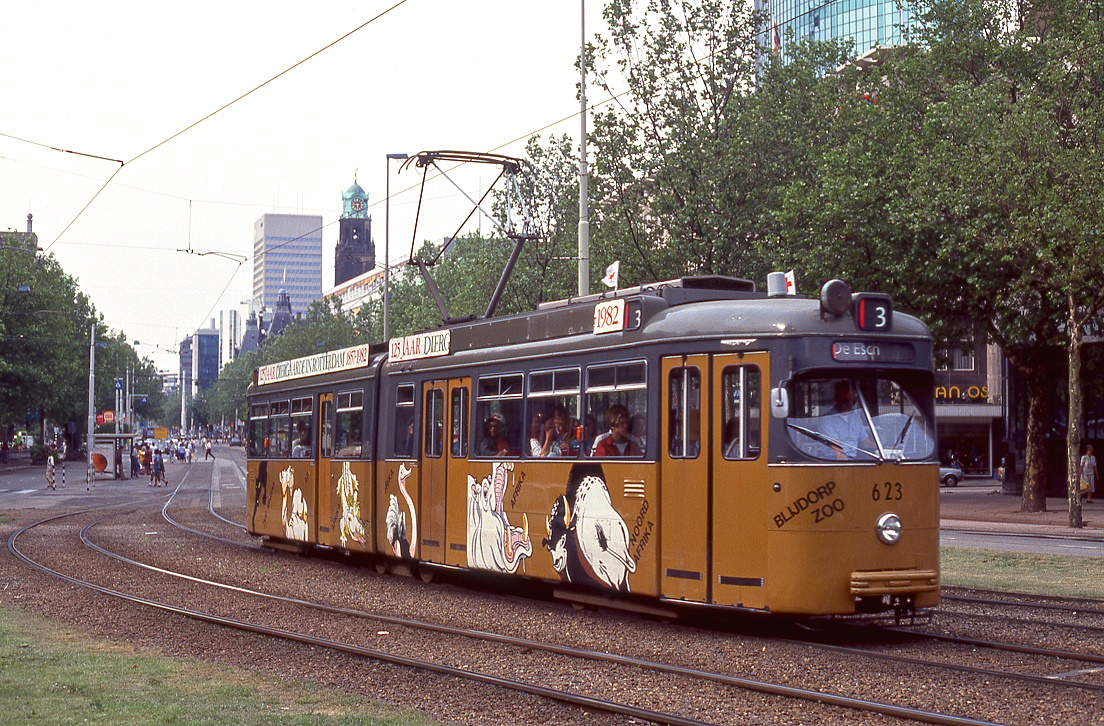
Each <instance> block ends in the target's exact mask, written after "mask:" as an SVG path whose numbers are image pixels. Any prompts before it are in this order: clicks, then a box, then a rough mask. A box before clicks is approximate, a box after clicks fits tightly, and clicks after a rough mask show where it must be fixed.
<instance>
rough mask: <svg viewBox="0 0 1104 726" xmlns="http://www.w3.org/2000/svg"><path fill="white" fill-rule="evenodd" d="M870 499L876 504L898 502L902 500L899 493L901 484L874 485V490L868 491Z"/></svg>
mask: <svg viewBox="0 0 1104 726" xmlns="http://www.w3.org/2000/svg"><path fill="white" fill-rule="evenodd" d="M870 498H871V499H873V500H874V501H876V502H880V501H881V500H883V499H884V500H886V501H887V502H899V501H901V499H903V498H904V495H903V494H902V493H901V482H899V481H896V482H888V481H887V482H884V483H882V484H877V483H875V484H874V488H873V489H871V490H870Z"/></svg>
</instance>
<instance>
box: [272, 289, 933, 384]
mask: <svg viewBox="0 0 1104 726" xmlns="http://www.w3.org/2000/svg"><path fill="white" fill-rule="evenodd" d="M618 300H621V301H625V303H626V305H634V306H638V307H636V308H633V309H638V310H639V312H640V325H639V327H638V328H634V329H625V330H620V331H615V332H612V333H609V334H599V333H597V332H596V331H595V310H596V308H597V307H598V306H599V305H600V304H602V303H610V302H612V301H618ZM819 336H837V337H838V336H847V337H853V338H854V337H860V338H866V337H869V336H870V334H867V333H864V332H863V331H861V330H859V328H858V326H857V325H856V323H855V320H854V318H853V317H852V315H851V313H845V314H843V315H839V316H835V315H831V314H824V313H823V312H822V310H821V305H820V301H819V300H815V299H810V298H807V297H805V296H803V295H776V296H768V295H767V294H766V293H763V292H757V291H756V290H755V284H754V283H753V282H751V281H749V280H742V279H739V278H731V277H720V276H710V277H686V278H681V279H679V280H669V281H666V282H661V283H654V284H650V285H641V286H639V287H634V288H626V289H623V290H618V291H615V292H614V291H611V292H607V293H603V294H598V295H588V296H582V297H575V298H568V299H566V300H557V301H554V302H548V303H543V304H542V305H540V306H539V307H538V308H537V309H536V310H535V311H530V312H526V313H520V314H517V315H511V316H504V317H497V318H489V319H477V320H465V321H454V322H452V323H451V324H450V325H447V326H445V327H442V328H439V329H436V330H433V331H426V332H423V333H419V334H417V335H414V336H407V337H406V338H403V339H393V340H392V341H390V345H391V346H392V351H394V350H395V348H394V346H395V345H396V341H403V340H412V339H419V338H421V339H422V340H425V341H427V343H426V345H427V346H428V345H438V344H440V342H441V341H442V340H444V338H445V337H447V343H445V344H444V348H445V349H444V351H443V352H442V351H441V350H440V349H436V350H435V353H436V354H435V355H416V356H411V357H410V358H409V359H407V360H401V361H400V359H399V358H398V357H396V356H394V355H392V362H391V364H389V368H392V369H394V367H395V366H397V367H398V368H400V369H404V370H411V369H422V368H436V367H439V366H448V365H449V360H451V359H454V358H456V357H460V358H462V359H463V360H466V361H472V362H474V361H477V360H490V359H494V358H498V357H500V356H501V355H502V349H504V348H509V349H511V350H514V351H515V352H516V354H524V355H526V356H529V355H536V356H540V355H544V354H553V353H562V352H564V351H565V348H568V347H569V348H570V350H572V351H575V352H584V351H587V350H597V349H604V348H609V347H612V346H625V345H629V346H631V345H638V344H642V343H662V342H665V341H668V342H673V341H679V340H715V341H719V343H721V344H724V343H726V342H728V343H732V344H740V345H749V344H752V343H754V341H756V340H758V339H763V338H771V339H777V338H783V337H819ZM435 337H439V338H440V339H439V340H438V341H437V342H436V343H433V342H428V341H431V340H432V339H433V338H435ZM877 337H880V338H884V337H887V334H885V333H881V334H878V335H877ZM888 337H892V338H898V339H901V338H910V339H923V340H930V339H931V334H930V332H929V331H928V328H927V326H926V325H924V323H922V322H921V321H920V320H918V319H917V318H915V317H913V316H911V315H905V314H902V313H895V314H894V317H893V328H892V330H891V332H890V333H889V334H888ZM419 342H421V341H419ZM400 345H401V344H400ZM352 350H357V351H358V352H359V354H360V358H361V359H362V361H363V362H362V363H361V365H364V366H367V365H369V364H371V365H372V366H374V365H376V364H378V363H379V360H380V358H381V357H382V355H383V354H384V352H385V351H386V350H387V349H386V348H385V347H384V346H383V345H376V344H373V345H372V346H370V347H369V346H360V347H358V348H357V349H346V351H352ZM320 355H321V356H325V355H327V354H320ZM318 357H319V356H308V357H307V358H304V359H297V361H292V362H289V363H298V362H300V361H311V360H313V359H316V358H318ZM287 365H288V363H284V364H276V366H287ZM262 368H272V366H268V367H262ZM260 371H261V369H258V373H259V372H260ZM320 373H321V372H320ZM304 375H306V374H299V375H296V376H294V377H297V378H301V377H303V376H304ZM278 377H279V378H283V377H284V376H283V375H282V374H280V375H279V376H278ZM312 377H313V376H312ZM257 381H258V378H257V373H255V377H254V384H256V383H257Z"/></svg>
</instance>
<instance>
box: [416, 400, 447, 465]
mask: <svg viewBox="0 0 1104 726" xmlns="http://www.w3.org/2000/svg"><path fill="white" fill-rule="evenodd" d="M422 420H423V421H425V455H426V456H432V457H433V458H438V457H440V456H441V452H442V451H443V450H444V441H443V440H444V435H445V392H444V391H442V390H441V389H440V388H434V389H432V390H430V391H429V393H427V394H426V399H425V416H424V417H423V419H422Z"/></svg>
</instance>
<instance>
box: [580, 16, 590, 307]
mask: <svg viewBox="0 0 1104 726" xmlns="http://www.w3.org/2000/svg"><path fill="white" fill-rule="evenodd" d="M579 8H580V9H579V29H580V41H579V294H580V295H588V294H590V217H589V211H588V206H589V205H588V203H587V122H586V112H587V103H586V0H579Z"/></svg>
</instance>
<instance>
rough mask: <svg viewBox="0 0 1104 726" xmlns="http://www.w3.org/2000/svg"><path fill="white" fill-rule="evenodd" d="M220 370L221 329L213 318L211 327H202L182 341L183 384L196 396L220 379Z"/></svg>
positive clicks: (181, 366) (181, 381)
mask: <svg viewBox="0 0 1104 726" xmlns="http://www.w3.org/2000/svg"><path fill="white" fill-rule="evenodd" d="M219 371H220V368H219V331H218V329H217V328H216V327H215V319H214V318H211V326H210V327H209V328H200V329H199V330H197V331H196V332H195V334H194V335H189V336H188V337H186V338H184V340H182V341H180V383H181V386H182V387H183V390H185V391H187V392H189V393H190V394H191V395H192V396H195V395H197V394H198V393H199V392H200V391H205V390H207V388H209V387H210V385H211V384H212V383H214V382H215V381H216V380H218V375H219Z"/></svg>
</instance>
